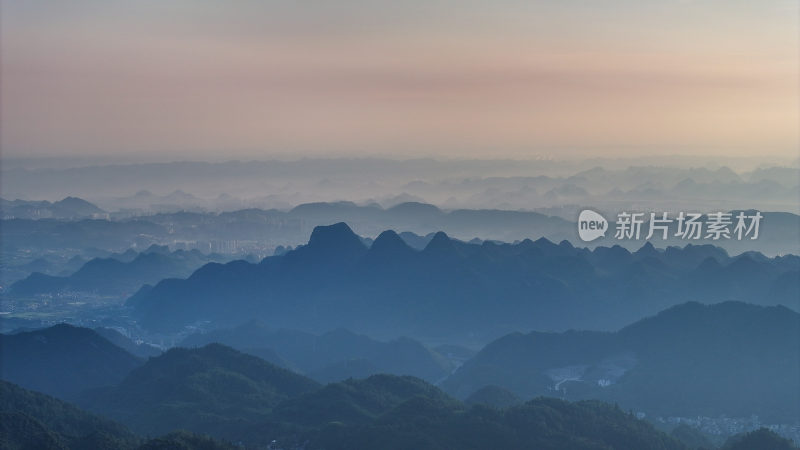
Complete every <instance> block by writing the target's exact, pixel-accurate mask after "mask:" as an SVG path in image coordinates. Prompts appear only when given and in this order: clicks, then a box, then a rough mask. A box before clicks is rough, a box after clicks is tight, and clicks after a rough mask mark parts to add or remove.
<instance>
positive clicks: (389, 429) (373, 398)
mask: <svg viewBox="0 0 800 450" xmlns="http://www.w3.org/2000/svg"><path fill="white" fill-rule="evenodd" d="M82 403H83V404H84V405H86V406H87V407H89V408H90V409H91V410H94V411H98V412H102V413H104V414H107V415H108V416H110V417H112V418H115V419H118V420H120V421H121V422H122V423H124V424H126V425H128V426H130V427H131V428H132V429H133V430H137V431H140V432H147V433H150V432H156V433H158V432H162V431H163V430H168V429H171V428H175V427H180V428H183V429H188V430H190V431H196V432H200V431H201V432H204V433H208V434H211V435H212V436H216V437H219V438H222V439H236V441H237V442H241V443H242V444H245V445H248V446H256V447H258V446H266V445H269V444H271V445H273V446H280V447H281V448H298V447H302V448H308V449H330V448H343V449H344V448H390V449H391V448H398V449H400V448H421V449H437V448H466V449H470V448H475V449H479V448H497V449H512V448H542V449H562V448H575V449H595V448H607V447H609V446H610V447H613V448H665V449H683V448H684V447H683V446H682V445H681V444H680V443H679V442H678V441H676V440H674V439H672V438H670V437H668V436H667V435H665V434H663V433H661V432H659V431H656V430H655V429H654V428H653V427H652V426H651V425H649V424H647V423H645V422H643V421H640V420H637V419H636V418H634V417H633V416H631V415H629V414H627V413H624V412H623V411H621V410H620V409H617V408H614V407H612V406H609V405H605V404H601V403H586V402H584V403H576V404H570V403H568V402H564V401H561V400H556V399H537V400H534V401H531V402H528V403H526V404H524V405H520V406H516V407H513V408H511V409H508V410H497V409H493V408H485V407H480V406H477V407H471V408H470V407H468V406H466V405H464V404H462V403H461V402H459V401H458V400H456V399H454V398H452V397H450V396H448V395H447V394H445V393H444V392H442V391H441V390H439V389H438V388H436V387H435V386H433V385H431V384H428V383H426V382H424V381H423V380H420V379H418V378H414V377H407V376H406V377H398V376H393V375H374V376H371V377H369V378H366V379H363V380H353V379H349V380H346V381H343V382H339V383H333V384H329V385H327V386H324V387H322V386H319V385H318V384H316V383H315V382H313V381H311V380H310V379H307V378H304V377H302V376H300V375H296V374H292V373H291V372H288V371H286V370H283V369H281V368H278V367H276V366H274V365H271V364H269V363H267V362H265V361H262V360H260V359H258V358H255V357H253V356H249V355H245V354H243V353H239V352H237V351H235V350H233V349H231V348H228V347H225V346H222V345H218V344H211V345H208V346H206V347H203V348H199V349H191V350H187V349H173V350H170V351H168V352H167V353H165V354H164V355H162V356H159V357H156V358H152V359H150V360H149V361H148V362H147V363H146V364H145V365H144V366H142V367H141V368H139V369H137V370H135V371H133V372H131V374H130V375H129V376H128V377H127V378H126V379H125V380H124V381H123V382H122V383H120V385H119V386H117V387H115V388H112V389H103V390H98V391H95V392H90V393H88V394H87V395H86V397H85V398H84V399H83V401H82ZM545 419H546V420H545Z"/></svg>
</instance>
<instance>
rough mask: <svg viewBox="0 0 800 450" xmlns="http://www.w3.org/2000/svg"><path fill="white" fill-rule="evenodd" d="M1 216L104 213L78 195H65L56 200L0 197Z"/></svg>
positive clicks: (57, 216)
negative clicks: (7, 198)
mask: <svg viewBox="0 0 800 450" xmlns="http://www.w3.org/2000/svg"><path fill="white" fill-rule="evenodd" d="M0 209H2V211H3V218H4V219H9V218H18V219H79V218H87V217H92V216H94V215H97V214H104V213H105V211H103V210H102V209H100V208H98V207H97V206H96V205H94V204H93V203H90V202H87V201H86V200H84V199H82V198H78V197H66V198H64V199H63V200H59V201H57V202H52V203H51V202H48V201H46V200H43V201H28V200H5V199H0Z"/></svg>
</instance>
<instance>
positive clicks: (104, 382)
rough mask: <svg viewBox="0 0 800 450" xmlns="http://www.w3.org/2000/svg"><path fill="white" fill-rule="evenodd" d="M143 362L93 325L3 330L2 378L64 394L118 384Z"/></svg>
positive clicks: (0, 344) (0, 350) (0, 336)
mask: <svg viewBox="0 0 800 450" xmlns="http://www.w3.org/2000/svg"><path fill="white" fill-rule="evenodd" d="M141 364H142V360H141V359H139V358H137V357H136V356H133V355H131V354H130V353H128V352H127V351H125V350H123V349H122V348H120V347H118V346H116V345H114V344H112V343H111V342H109V341H108V340H106V339H105V338H103V337H101V336H100V335H99V334H98V333H96V332H95V331H93V330H90V329H88V328H80V327H74V326H71V325H66V324H62V325H56V326H53V327H50V328H44V329H41V330H35V331H27V332H22V333H17V334H0V378H1V379H3V380H6V381H10V382H12V383H15V384H18V385H20V386H22V387H24V388H27V389H32V390H35V391H39V392H43V393H46V394H50V395H53V396H56V397H59V398H66V399H73V398H75V397H76V396H77V395H78V394H79V393H80V392H82V391H84V390H86V389H90V388H96V387H100V386H110V385H113V384H116V383H118V382H120V381H121V380H122V379H123V378H124V377H125V376H126V375H127V374H128V373H129V372H130V371H131V370H133V369H134V368H136V367H138V366H139V365H141Z"/></svg>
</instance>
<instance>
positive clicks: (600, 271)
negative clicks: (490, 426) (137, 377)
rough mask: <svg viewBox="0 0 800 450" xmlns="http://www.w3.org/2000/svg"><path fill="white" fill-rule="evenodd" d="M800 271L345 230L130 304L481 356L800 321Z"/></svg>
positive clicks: (684, 252) (796, 263) (745, 262)
mask: <svg viewBox="0 0 800 450" xmlns="http://www.w3.org/2000/svg"><path fill="white" fill-rule="evenodd" d="M798 270H800V258H798V257H797V256H783V257H776V258H766V257H764V256H763V255H760V254H757V253H748V254H744V255H741V256H738V257H729V256H728V255H727V254H726V253H725V252H724V251H722V250H720V249H719V248H716V247H713V246H707V245H701V246H696V245H687V246H686V247H683V248H678V247H670V248H668V249H667V250H657V249H655V248H653V247H652V245H650V244H646V245H645V246H644V247H642V248H641V249H640V250H638V251H636V252H633V253H631V252H629V251H627V250H625V249H623V248H621V247H618V246H614V247H598V248H596V249H594V250H588V249H582V248H575V247H573V246H572V245H571V244H569V243H568V242H566V241H563V242H561V243H559V244H556V243H553V242H551V241H549V240H547V239H539V240H537V241H530V240H525V241H522V242H520V243H517V244H501V243H495V242H491V241H485V242H482V243H481V244H470V243H464V242H461V241H457V240H454V239H450V238H449V237H448V236H447V235H446V234H444V233H441V232H440V233H437V234H436V235H434V236H433V237H432V239H431V240H430V241H429V242H428V243H427V245H426V246H425V248H424V249H423V250H421V251H417V250H414V249H412V248H411V247H410V246H409V245H407V244H406V243H405V242H404V241H403V240H402V239H401V238H400V237H399V236H398V235H397V234H396V233H394V232H393V231H386V232H384V233H381V234H380V235H379V236H378V238H377V239H375V241H374V242H373V243H372V244H371V246H370V247H367V246H366V245H365V244H364V243H363V242H362V240H361V239H359V237H358V236H357V235H355V233H353V232H352V230H350V228H349V227H348V226H347V225H345V224H344V223H339V224H336V225H331V226H320V227H316V228H315V229H314V232H313V233H312V235H311V239H310V241H309V243H308V244H307V245H305V246H300V247H299V248H297V249H295V250H293V251H290V252H287V253H285V254H283V255H280V256H273V257H269V258H266V259H264V260H263V261H262V262H261V263H259V264H249V263H245V262H242V261H237V262H233V263H229V264H224V265H223V264H208V265H206V266H204V267H202V268H201V269H199V270H198V271H196V272H195V273H193V274H192V275H191V276H190V277H189V278H188V279H185V280H164V281H162V282H160V283H158V284H157V285H156V286H155V287H153V288H152V289H145V290H142V291H140V292H139V293H137V294H136V295H134V296H133V297H132V298H130V299H129V300H128V302H127V303H128V305H129V306H130V307H132V308H133V311H134V314H135V315H136V317H138V318H139V320H140V322H141V324H142V325H143V326H144V327H147V328H149V329H152V330H159V331H178V330H181V329H182V328H183V327H184V326H186V325H189V324H192V323H195V322H197V321H210V322H211V323H212V325H213V326H217V327H224V326H234V325H237V324H239V323H242V322H245V321H247V320H250V319H253V318H258V319H262V320H263V321H264V322H265V323H267V324H268V325H269V326H271V327H273V328H291V329H301V330H305V331H312V332H313V331H325V330H330V329H335V328H347V329H351V330H353V331H355V332H358V333H366V334H368V335H370V336H375V337H387V338H393V337H397V336H402V335H406V336H412V337H416V338H442V337H446V338H448V339H449V340H450V341H451V342H457V341H459V340H460V341H466V340H469V339H473V340H475V341H479V342H480V343H483V342H486V341H488V340H490V339H491V338H494V337H498V336H501V335H503V334H505V333H508V332H512V331H517V330H528V329H539V330H564V329H568V328H584V329H615V328H619V327H621V326H624V325H625V324H627V323H630V322H633V321H634V320H637V319H638V318H640V317H643V316H646V315H650V314H654V313H656V312H658V311H660V310H662V309H664V308H667V307H669V306H672V305H675V304H678V303H683V302H685V301H687V300H698V301H703V302H719V301H726V300H739V301H746V302H750V303H757V304H786V305H788V306H790V307H792V308H798V306H799V305H798V301H800V281H798V282H794V281H797V280H796V279H795V278H793V277H792V275H787V274H792V273H796V272H797V271H798Z"/></svg>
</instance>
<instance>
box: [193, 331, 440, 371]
mask: <svg viewBox="0 0 800 450" xmlns="http://www.w3.org/2000/svg"><path fill="white" fill-rule="evenodd" d="M213 342H217V343H221V344H224V345H228V346H231V347H233V348H236V349H237V350H240V351H242V352H245V353H250V354H252V355H256V356H258V357H261V358H263V359H265V360H267V361H269V362H271V363H273V364H277V365H279V366H281V367H285V368H289V369H292V370H295V371H297V372H300V373H304V374H306V375H307V376H309V377H311V378H313V379H315V380H317V381H319V382H323V383H327V382H332V381H340V380H344V379H347V378H366V377H368V376H370V375H373V374H378V373H386V374H395V375H413V376H415V377H418V378H422V379H424V380H426V381H428V382H432V383H433V382H437V381H440V380H442V379H443V378H444V377H446V376H447V375H449V374H450V372H451V371H452V369H453V368H454V365H453V363H452V362H451V361H450V360H448V359H447V358H445V357H444V356H442V355H441V354H439V353H437V352H436V351H434V350H431V349H428V348H426V347H425V346H424V345H422V344H421V343H419V342H417V341H415V340H413V339H409V338H401V339H395V340H392V341H389V342H381V341H377V340H374V339H371V338H369V337H367V336H364V335H359V334H355V333H353V332H350V331H347V330H344V329H339V330H334V331H330V332H327V333H324V334H321V335H314V334H311V333H306V332H302V331H296V330H271V329H269V327H267V326H266V325H264V324H263V323H261V322H258V321H251V322H248V323H245V324H243V325H240V326H238V327H236V328H233V329H226V330H216V331H212V332H208V333H204V334H194V335H191V336H189V337H187V338H186V339H184V340H183V341H182V342H181V343H180V345H181V346H183V347H198V346H203V345H206V344H209V343H213Z"/></svg>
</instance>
